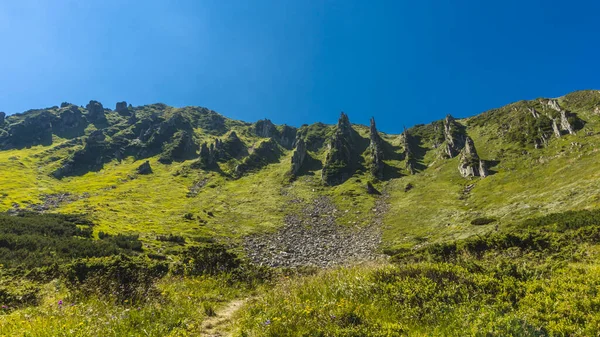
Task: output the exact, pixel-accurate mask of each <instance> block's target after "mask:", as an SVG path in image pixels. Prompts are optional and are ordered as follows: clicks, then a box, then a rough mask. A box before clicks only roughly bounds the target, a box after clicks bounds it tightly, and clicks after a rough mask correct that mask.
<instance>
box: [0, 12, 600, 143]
mask: <svg viewBox="0 0 600 337" xmlns="http://www.w3.org/2000/svg"><path fill="white" fill-rule="evenodd" d="M599 13H600V1H594V0H590V1H577V0H572V1H542V0H539V1H527V0H521V1H510V0H509V1H481V0H477V1H475V0H473V1H461V0H452V1H451V0H447V1H442V0H440V1H427V0H418V1H401V0H395V1H383V0H374V1H367V0H339V1H333V0H332V1H312V0H273V1H262V0H252V1H234V0H214V1H212V0H211V1H208V0H206V1H204V0H190V1H166V0H165V1H148V0H146V1H121V0H118V1H117V0H105V1H91V0H85V1H66V0H53V1H45V0H40V1H32V0H19V1H16V0H15V1H1V2H0V46H1V48H0V111H5V112H7V113H14V112H21V111H24V110H27V109H31V108H40V107H47V106H52V105H58V104H60V103H61V102H62V101H69V102H72V103H77V104H85V103H86V102H87V101H89V100H90V99H96V100H99V101H101V102H102V103H103V104H104V105H105V106H107V107H110V108H114V104H115V102H116V101H119V100H126V101H127V102H129V103H132V104H133V105H142V104H149V103H155V102H163V103H166V104H169V105H174V106H185V105H200V106H206V107H208V108H211V109H213V110H216V111H218V112H220V113H222V114H224V115H226V116H228V117H232V118H236V119H242V120H246V121H255V120H257V119H260V118H265V117H266V118H270V119H271V120H273V121H274V122H276V123H278V124H281V123H287V124H291V125H296V126H299V125H301V124H303V123H312V122H315V121H323V122H326V123H334V122H335V121H336V120H337V117H338V114H339V112H340V111H342V110H343V111H345V112H347V113H348V114H349V116H350V120H351V121H352V122H354V123H363V124H366V123H367V122H368V118H369V116H371V115H374V116H375V117H376V120H377V122H378V126H379V128H380V129H382V130H383V131H386V132H394V133H398V132H400V131H401V129H402V126H403V125H406V126H411V125H414V124H416V123H425V122H430V121H432V120H436V119H441V118H442V117H443V116H445V115H446V114H448V113H450V114H452V115H455V116H458V117H464V116H469V115H473V114H477V113H479V112H482V111H485V110H487V109H490V108H494V107H498V106H501V105H504V104H507V103H510V102H513V101H516V100H520V99H532V98H536V97H540V96H548V97H554V96H560V95H563V94H565V93H568V92H570V91H574V90H579V89H600V23H599V21H598V17H599Z"/></svg>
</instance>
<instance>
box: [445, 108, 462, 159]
mask: <svg viewBox="0 0 600 337" xmlns="http://www.w3.org/2000/svg"><path fill="white" fill-rule="evenodd" d="M444 140H445V141H446V148H445V151H444V152H445V155H446V156H448V157H449V158H454V157H456V156H457V155H458V154H459V153H460V151H461V150H462V149H463V147H464V146H465V134H464V133H463V132H462V130H461V126H460V124H458V123H457V122H456V120H455V119H454V117H452V116H451V115H447V116H446V119H445V120H444Z"/></svg>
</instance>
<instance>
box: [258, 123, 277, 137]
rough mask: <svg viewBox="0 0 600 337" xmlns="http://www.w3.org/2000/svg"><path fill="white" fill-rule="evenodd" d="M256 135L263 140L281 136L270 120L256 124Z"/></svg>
mask: <svg viewBox="0 0 600 337" xmlns="http://www.w3.org/2000/svg"><path fill="white" fill-rule="evenodd" d="M254 133H255V134H256V135H257V136H259V137H263V138H272V137H277V136H279V131H278V130H277V127H276V126H275V124H273V123H272V122H271V121H270V120H269V119H262V120H259V121H258V122H256V123H255V124H254Z"/></svg>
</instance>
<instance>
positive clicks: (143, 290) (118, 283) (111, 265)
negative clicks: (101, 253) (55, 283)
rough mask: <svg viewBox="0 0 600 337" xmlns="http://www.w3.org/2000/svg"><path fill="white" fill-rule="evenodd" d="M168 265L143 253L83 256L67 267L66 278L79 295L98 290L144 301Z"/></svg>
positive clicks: (102, 293) (111, 294)
mask: <svg viewBox="0 0 600 337" xmlns="http://www.w3.org/2000/svg"><path fill="white" fill-rule="evenodd" d="M167 272H168V265H167V264H166V263H164V262H155V261H151V260H149V259H144V258H140V257H129V256H126V255H117V256H112V257H107V258H92V259H82V260H78V261H75V262H73V263H70V264H68V265H66V266H65V267H64V272H63V278H64V280H65V282H66V284H67V286H68V287H69V289H70V290H71V291H73V293H74V294H77V295H83V296H87V295H90V294H95V295H99V296H105V297H109V298H114V299H115V300H117V301H119V302H129V303H132V302H133V303H135V302H141V301H144V300H145V299H147V298H148V297H149V296H151V295H152V294H153V292H154V290H155V288H154V284H155V282H156V281H157V280H158V279H159V278H161V277H162V276H164V275H166V273H167Z"/></svg>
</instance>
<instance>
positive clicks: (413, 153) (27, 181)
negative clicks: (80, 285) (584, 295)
mask: <svg viewBox="0 0 600 337" xmlns="http://www.w3.org/2000/svg"><path fill="white" fill-rule="evenodd" d="M61 106H62V107H53V110H51V111H48V110H44V109H38V110H29V111H28V112H26V113H24V114H20V115H16V116H15V115H11V116H9V117H7V118H6V121H3V123H2V128H1V129H0V144H3V150H2V151H0V168H1V169H2V171H3V172H5V177H4V178H3V179H2V181H1V185H0V187H1V189H2V190H3V191H7V192H4V193H6V194H7V195H5V196H3V197H1V198H0V210H11V209H14V207H15V204H16V205H19V207H20V208H22V209H26V208H39V207H40V205H44V203H45V201H44V200H47V199H48V195H55V194H61V193H70V194H73V195H74V197H73V198H71V199H74V200H73V201H71V200H70V199H69V198H67V199H69V201H68V202H62V203H60V204H59V205H57V207H54V206H53V207H52V209H50V211H58V212H67V211H71V210H76V209H80V210H83V211H84V212H86V213H90V214H92V216H93V217H94V218H95V219H96V220H97V221H98V222H99V223H100V226H99V228H100V230H103V231H106V232H115V231H120V230H126V231H132V232H135V233H139V232H142V239H143V240H145V243H146V244H148V245H151V246H155V245H156V246H160V245H164V243H162V242H157V241H156V240H154V239H153V237H154V235H159V234H160V235H162V234H169V233H171V232H173V231H175V232H181V233H184V234H185V235H192V236H195V237H198V238H200V237H212V236H215V235H216V236H221V237H223V238H225V239H227V238H229V237H231V238H232V239H234V240H239V239H240V238H241V237H242V236H244V235H246V234H250V233H255V232H261V231H263V230H267V231H272V230H274V229H275V228H279V227H280V226H281V224H282V223H283V216H284V213H285V212H287V211H283V209H285V207H288V206H286V204H288V203H289V200H292V199H294V198H297V197H299V198H302V199H304V200H306V201H309V200H311V199H313V198H315V197H316V196H321V195H325V196H328V197H330V198H331V199H332V202H333V203H334V204H335V206H336V207H337V208H338V209H341V210H347V209H355V210H357V211H358V212H360V213H359V214H351V213H343V214H342V216H341V217H340V219H339V222H340V223H346V224H347V223H350V224H352V223H357V224H365V225H366V224H368V223H369V222H370V221H371V219H372V217H373V215H372V214H371V211H370V210H371V209H372V208H373V207H374V205H375V200H376V197H377V196H376V194H375V195H371V194H369V193H371V192H375V191H381V190H383V189H386V188H387V189H388V190H391V191H392V192H391V195H390V203H391V207H390V211H389V214H388V215H386V216H385V219H386V220H385V221H384V222H385V223H386V224H387V227H386V228H387V229H385V230H384V235H383V237H384V239H383V246H384V247H390V248H392V247H403V246H406V245H408V246H411V245H414V244H418V243H419V242H422V241H423V240H425V241H426V242H429V241H434V242H435V241H436V240H441V239H445V238H446V237H447V235H450V237H452V236H456V237H462V236H464V235H472V234H474V233H481V231H488V230H490V229H492V228H493V226H494V224H492V225H489V226H481V227H473V226H471V225H470V222H471V221H473V220H475V219H477V218H486V217H488V218H495V219H497V221H496V222H495V224H500V225H504V223H505V222H506V224H508V223H510V222H511V221H512V219H520V218H522V217H524V216H528V215H531V214H535V213H536V212H539V211H540V210H542V209H546V208H548V206H547V205H550V204H548V203H545V201H544V200H548V197H547V196H544V192H543V189H542V188H541V187H542V186H538V185H536V186H530V185H531V184H533V183H536V182H537V181H538V180H539V181H544V180H546V179H550V177H552V176H553V174H555V173H548V172H543V173H539V174H538V173H536V176H535V179H531V178H529V179H528V178H526V176H527V175H528V174H529V173H533V172H537V171H539V172H542V171H541V170H545V169H548V170H552V172H555V171H556V170H557V168H556V169H555V168H554V166H555V165H559V163H563V162H564V161H565V160H586V161H589V160H593V158H594V156H595V152H594V151H595V147H596V144H598V143H600V142H598V141H597V140H596V138H597V136H596V134H597V131H594V130H600V118H598V112H599V111H600V93H599V92H598V91H595V90H594V91H578V92H574V93H571V94H567V95H565V96H563V97H561V98H559V99H558V100H553V99H537V100H533V101H519V102H515V103H512V104H510V105H507V106H504V107H501V108H498V109H493V110H490V111H487V112H485V113H482V114H480V115H477V116H473V117H469V118H465V119H457V120H456V119H454V118H451V117H450V116H449V117H447V118H445V119H442V120H438V121H434V122H432V123H430V124H422V125H416V126H413V127H411V128H409V129H407V130H405V131H404V132H402V133H401V134H400V135H394V134H386V133H383V132H378V130H377V128H376V126H375V120H373V123H372V125H371V126H365V125H360V124H350V119H349V116H347V115H345V114H344V115H342V116H341V118H340V122H339V123H338V125H326V124H323V123H314V124H311V125H303V126H301V127H300V128H293V127H289V126H285V125H274V124H273V123H271V122H270V121H269V120H260V121H258V122H255V123H246V122H241V121H235V120H231V119H228V118H226V117H224V116H222V115H220V114H218V113H216V112H214V111H212V110H210V109H207V108H200V107H184V108H172V107H168V106H166V105H164V104H152V105H147V106H142V107H132V106H129V105H127V104H126V103H125V102H119V109H118V110H119V111H117V109H115V110H108V109H104V108H100V107H101V106H102V105H101V104H100V103H99V102H96V101H92V102H90V104H88V106H87V108H85V109H82V108H81V107H77V106H74V105H71V104H69V103H63V104H61ZM125 107H126V108H125ZM90 111H92V112H90ZM90 113H91V117H90ZM536 116H537V117H536ZM88 117H89V120H88ZM37 121H39V125H38V124H36V123H37ZM53 121H54V123H53ZM56 121H58V122H56ZM563 122H565V123H563ZM40 125H41V126H40ZM557 128H558V133H557V132H556V131H557V130H556V129H557ZM571 132H572V133H574V134H572V133H571ZM336 134H337V136H336ZM300 140H301V141H300ZM571 143H574V144H575V145H573V144H571ZM17 144H18V146H15V145H17ZM298 145H300V146H298ZM466 145H468V146H466ZM8 148H10V149H8ZM211 149H212V150H211ZM578 156H579V157H580V158H579V159H578V158H577V157H578ZM552 158H554V159H552ZM533 161H535V162H536V164H535V166H534V167H533V168H528V167H526V165H529V163H532V162H533ZM146 162H148V163H147V164H146ZM540 162H544V164H540ZM141 165H144V166H145V168H144V170H142V171H143V172H152V173H151V174H139V173H138V168H139V167H140V166H141ZM560 165H562V164H560ZM146 166H147V167H146ZM536 170H537V171H536ZM580 171H581V172H580ZM558 172H562V171H560V170H558ZM573 172H574V176H573V179H575V178H578V179H579V182H580V184H582V182H586V181H588V180H589V179H590V177H591V176H594V174H593V173H592V172H590V171H589V170H588V169H587V168H578V169H577V170H576V171H573ZM580 173H581V176H578V175H579V174H580ZM482 176H483V177H485V178H483V179H481V178H477V177H482ZM567 181H569V179H566V180H565V181H564V182H548V183H546V186H553V187H555V190H556V191H561V189H565V192H564V193H566V194H568V193H571V192H567V190H568V188H567V187H566V185H565V187H561V186H563V183H566V182H567ZM515 184H516V185H515ZM588 184H592V181H590V182H589V183H588ZM369 186H370V187H369ZM483 186H487V187H486V188H485V189H484V188H483ZM518 186H520V187H518ZM527 186H528V187H529V191H530V192H529V193H531V196H533V195H536V193H538V194H539V197H537V198H532V200H539V201H536V202H539V204H535V205H529V206H528V207H529V208H524V207H522V206H518V202H517V201H514V200H513V199H514V195H510V194H509V193H508V191H511V192H514V191H522V190H523V189H524V188H525V187H527ZM589 188H591V185H590V187H589ZM405 191H406V192H405ZM519 193H525V192H519ZM557 193H558V192H557ZM560 193H562V192H560ZM560 193H558V195H559V196H560V195H561V194H560ZM81 195H89V197H87V198H81ZM431 195H435V196H436V198H437V199H438V200H439V201H441V204H438V205H437V206H436V205H435V204H433V203H431V204H430V202H429V201H428V199H429V198H430V196H431ZM124 196H127V198H128V200H130V201H131V202H129V201H128V202H125V201H124V200H122V198H123V197H124ZM584 196H585V198H588V199H589V200H588V201H589V202H591V203H590V204H589V205H590V206H588V207H591V205H594V202H595V201H593V200H595V199H594V198H595V197H594V194H593V193H592V192H591V190H590V191H586V192H585V193H583V194H581V197H584ZM565 197H566V196H565ZM560 198H562V197H560ZM470 202H474V204H475V205H474V206H472V207H469V206H465V204H469V203H470ZM234 203H238V206H234ZM515 203H517V204H515ZM106 205H109V206H106ZM511 205H512V206H511ZM536 205H537V206H536ZM552 205H554V203H552ZM577 205H581V203H575V204H574V205H572V206H568V207H567V206H560V205H558V206H557V205H555V206H554V207H557V209H558V210H560V209H564V208H569V207H577ZM440 206H441V207H440ZM473 207H474V208H473ZM257 208H258V209H264V210H268V211H265V212H262V213H261V214H257V213H256V212H255V211H254V210H255V209H257ZM471 208H472V209H471ZM142 209H144V210H145V211H146V213H145V214H140V210H142ZM216 210H220V211H216ZM419 210H420V211H419ZM123 213H127V214H136V215H137V216H136V218H131V219H128V220H127V221H133V223H138V224H131V223H125V222H124V221H125V220H124V219H122V218H120V217H119V216H118V214H123ZM188 213H191V214H193V217H194V220H192V221H190V220H187V219H184V220H181V219H182V218H183V216H184V215H185V214H188ZM208 213H212V214H213V216H209V215H207V214H208ZM443 217H447V220H442V218H443ZM142 224H144V225H142ZM446 224H450V226H446ZM140 226H142V227H140ZM490 226H491V227H490ZM141 228H145V229H143V230H142V229H141ZM146 231H148V232H147V233H143V232H146ZM405 237H406V238H408V239H406V240H405V239H403V238H405Z"/></svg>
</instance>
